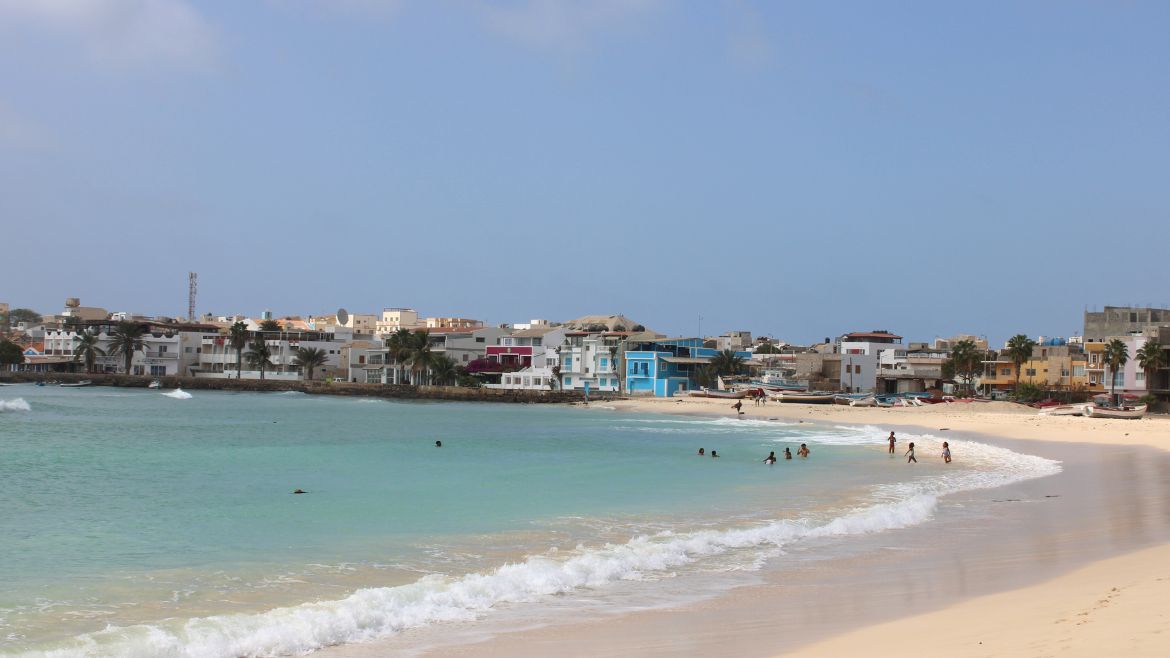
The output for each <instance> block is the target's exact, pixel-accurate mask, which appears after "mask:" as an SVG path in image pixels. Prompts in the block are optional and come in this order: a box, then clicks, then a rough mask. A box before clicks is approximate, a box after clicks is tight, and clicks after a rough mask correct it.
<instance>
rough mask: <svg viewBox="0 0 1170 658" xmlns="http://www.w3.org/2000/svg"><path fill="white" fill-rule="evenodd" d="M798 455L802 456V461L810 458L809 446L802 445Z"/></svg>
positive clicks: (797, 452)
mask: <svg viewBox="0 0 1170 658" xmlns="http://www.w3.org/2000/svg"><path fill="white" fill-rule="evenodd" d="M796 454H798V455H800V458H801V459H804V458H805V457H808V446H806V445H805V444H803V443H802V444H800V450H797V451H796Z"/></svg>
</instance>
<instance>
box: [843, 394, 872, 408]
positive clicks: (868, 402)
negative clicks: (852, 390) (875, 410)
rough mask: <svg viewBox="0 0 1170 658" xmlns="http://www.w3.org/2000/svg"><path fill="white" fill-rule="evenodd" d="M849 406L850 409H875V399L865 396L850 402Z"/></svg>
mask: <svg viewBox="0 0 1170 658" xmlns="http://www.w3.org/2000/svg"><path fill="white" fill-rule="evenodd" d="M849 406H851V407H876V406H877V398H875V397H874V396H872V395H867V396H865V397H863V398H859V399H857V400H853V401H852V402H850V403H849Z"/></svg>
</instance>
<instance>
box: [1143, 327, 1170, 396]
mask: <svg viewBox="0 0 1170 658" xmlns="http://www.w3.org/2000/svg"><path fill="white" fill-rule="evenodd" d="M1137 362H1138V365H1139V366H1141V367H1142V370H1144V371H1145V373H1146V390H1147V391H1152V390H1154V377H1156V376H1157V374H1158V370H1159V369H1161V368H1165V367H1166V351H1165V350H1163V349H1162V344H1161V343H1159V342H1158V341H1156V340H1147V341H1146V344H1145V345H1142V348H1141V349H1140V350H1138V351H1137Z"/></svg>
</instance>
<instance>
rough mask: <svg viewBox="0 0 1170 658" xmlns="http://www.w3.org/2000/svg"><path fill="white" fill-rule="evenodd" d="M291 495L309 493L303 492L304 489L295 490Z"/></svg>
mask: <svg viewBox="0 0 1170 658" xmlns="http://www.w3.org/2000/svg"><path fill="white" fill-rule="evenodd" d="M293 493H295V494H300V493H309V492H308V491H305V490H304V489H297V490H296V491H294V492H293Z"/></svg>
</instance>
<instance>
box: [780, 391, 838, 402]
mask: <svg viewBox="0 0 1170 658" xmlns="http://www.w3.org/2000/svg"><path fill="white" fill-rule="evenodd" d="M768 397H770V398H772V399H773V400H779V401H781V402H801V403H803V404H831V403H832V402H833V394H832V393H787V392H783V393H777V394H775V395H770V396H768Z"/></svg>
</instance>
